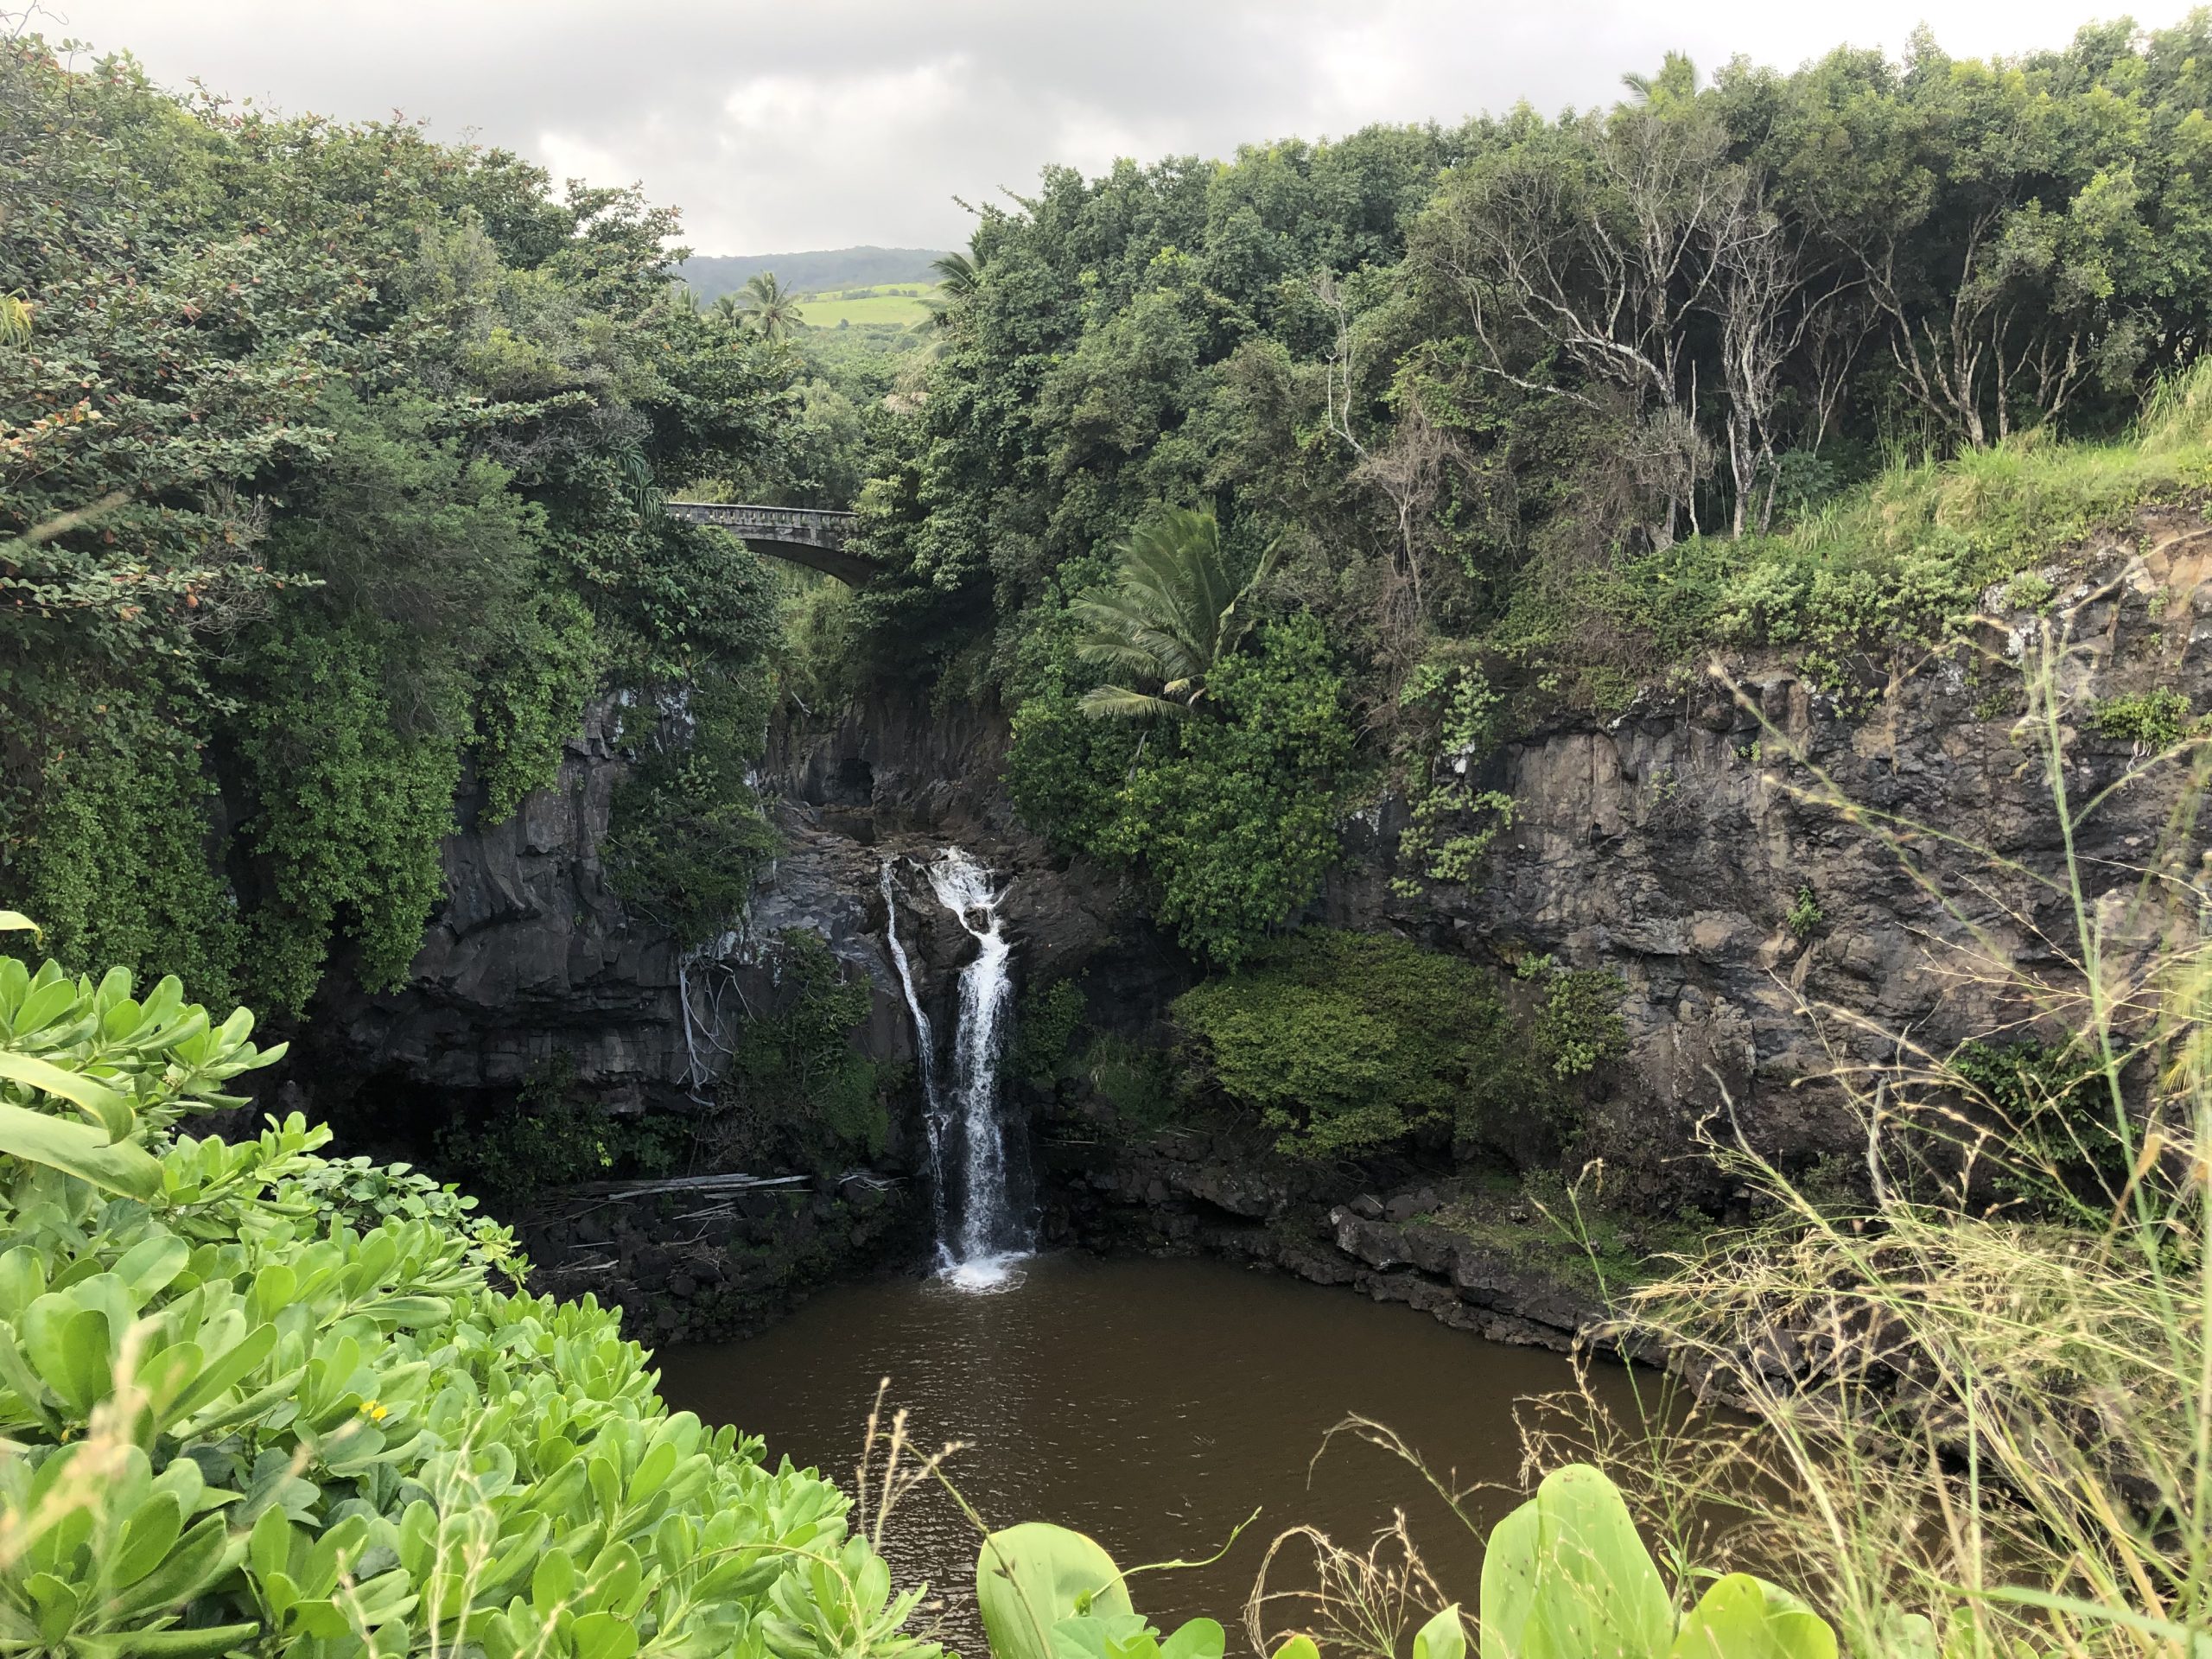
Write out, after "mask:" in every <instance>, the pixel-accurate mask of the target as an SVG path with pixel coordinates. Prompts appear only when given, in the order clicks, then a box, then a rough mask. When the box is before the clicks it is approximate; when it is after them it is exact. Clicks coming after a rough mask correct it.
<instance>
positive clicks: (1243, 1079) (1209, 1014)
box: [1173, 928, 1504, 1158]
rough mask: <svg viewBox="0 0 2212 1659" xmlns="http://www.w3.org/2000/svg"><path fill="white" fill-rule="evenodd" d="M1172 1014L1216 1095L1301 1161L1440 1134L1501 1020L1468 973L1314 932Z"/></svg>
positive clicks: (1374, 940) (1349, 936) (1456, 964)
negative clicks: (1254, 1119)
mask: <svg viewBox="0 0 2212 1659" xmlns="http://www.w3.org/2000/svg"><path fill="white" fill-rule="evenodd" d="M1173 1014H1174V1018H1175V1021H1176V1023H1177V1024H1178V1025H1179V1026H1180V1027H1182V1028H1183V1029H1184V1030H1185V1031H1186V1032H1188V1033H1190V1034H1191V1036H1192V1038H1193V1039H1196V1040H1197V1042H1198V1045H1199V1046H1200V1048H1201V1051H1202V1052H1203V1054H1204V1056H1205V1061H1206V1063H1207V1065H1208V1066H1209V1068H1210V1071H1211V1077H1212V1080H1213V1082H1214V1083H1215V1084H1217V1085H1218V1087H1219V1088H1220V1089H1221V1090H1222V1092H1223V1093H1224V1094H1225V1095H1227V1096H1229V1097H1230V1099H1231V1100H1232V1101H1234V1102H1236V1103H1238V1104H1239V1105H1241V1106H1243V1107H1245V1108H1247V1109H1250V1110H1252V1111H1254V1112H1255V1113H1257V1114H1258V1116H1259V1118H1260V1121H1261V1122H1262V1123H1264V1124H1266V1125H1267V1126H1268V1128H1274V1129H1276V1130H1279V1131H1281V1138H1280V1140H1279V1141H1278V1142H1277V1144H1278V1145H1279V1146H1280V1147H1281V1149H1282V1150H1284V1151H1285V1152H1289V1153H1294V1154H1297V1155H1299V1156H1301V1157H1311V1158H1320V1157H1332V1156H1338V1155H1343V1154H1357V1153H1361V1152H1367V1151H1372V1150H1375V1149H1376V1148H1379V1147H1386V1146H1389V1145H1390V1144H1392V1143H1394V1142H1395V1141H1401V1140H1402V1139H1404V1138H1405V1137H1406V1136H1407V1135H1411V1134H1414V1133H1415V1132H1417V1131H1420V1130H1423V1129H1431V1128H1440V1127H1443V1126H1448V1125H1449V1124H1451V1123H1452V1122H1453V1120H1454V1117H1455V1116H1456V1115H1457V1113H1458V1112H1459V1109H1460V1108H1461V1105H1462V1103H1464V1102H1465V1099H1466V1097H1467V1096H1469V1094H1471V1092H1473V1091H1474V1090H1476V1089H1477V1088H1478V1085H1479V1082H1480V1079H1481V1077H1482V1076H1483V1073H1484V1070H1485V1068H1486V1067H1487V1066H1488V1065H1490V1063H1491V1060H1492V1059H1493V1058H1494V1057H1495V1056H1496V1055H1497V1052H1499V1050H1500V1048H1501V1046H1503V1025H1504V1011H1503V1007H1502V1006H1501V1005H1500V1003H1499V1002H1498V1000H1497V996H1496V995H1495V994H1494V993H1493V992H1492V991H1491V988H1490V986H1489V983H1488V982H1487V981H1486V980H1485V979H1484V976H1483V974H1482V972H1481V971H1480V970H1479V969H1477V968H1476V967H1474V965H1473V964H1472V963H1468V962H1466V961H1465V960H1464V959H1462V958H1460V957H1450V956H1445V955H1443V954H1441V953H1440V952H1437V951H1433V950H1421V948H1420V947H1419V946H1417V945H1414V944H1410V943H1408V941H1406V940H1404V939H1400V938H1392V937H1390V936H1388V935H1383V934H1370V933H1344V932H1338V931H1332V930H1329V929H1323V928H1314V929H1309V930H1308V931H1306V932H1303V933H1300V934H1299V935H1297V936H1296V937H1295V938H1291V939H1287V940H1285V941H1282V942H1281V943H1280V944H1273V945H1269V946H1267V947H1265V948H1263V949H1262V950H1260V951H1258V952H1256V953H1255V955H1254V957H1252V959H1251V960H1250V961H1249V963H1246V965H1245V967H1244V968H1243V970H1242V971H1241V972H1239V973H1237V974H1235V975H1232V976H1228V977H1225V978H1221V979H1215V980H1210V981H1208V982H1206V983H1205V984H1203V985H1200V986H1198V987H1197V988H1195V989H1193V990H1190V991H1186V992H1185V993H1184V994H1183V995H1181V996H1179V997H1178V998H1177V999H1176V1000H1175V1003H1174V1006H1173Z"/></svg>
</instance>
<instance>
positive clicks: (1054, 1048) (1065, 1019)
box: [1007, 979, 1084, 1089]
mask: <svg viewBox="0 0 2212 1659" xmlns="http://www.w3.org/2000/svg"><path fill="white" fill-rule="evenodd" d="M1083 1013H1084V1005H1083V988H1082V987H1081V986H1079V985H1077V983H1076V982H1074V981H1073V980H1071V979H1056V980H1054V981H1053V982H1052V983H1051V984H1049V985H1032V986H1031V987H1030V988H1028V989H1027V991H1025V992H1023V993H1022V996H1021V1004H1020V1009H1019V1010H1018V1013H1017V1017H1016V1019H1015V1021H1014V1049H1013V1052H1011V1053H1010V1054H1009V1055H1008V1056H1007V1071H1009V1072H1010V1073H1011V1074H1012V1075H1014V1077H1019V1078H1020V1079H1021V1081H1022V1082H1024V1083H1026V1084H1028V1085H1029V1086H1030V1087H1031V1088H1033V1089H1050V1088H1052V1085H1053V1084H1056V1083H1058V1081H1059V1078H1060V1074H1061V1073H1062V1072H1063V1071H1065V1070H1066V1069H1067V1065H1068V1061H1069V1059H1070V1058H1071V1056H1072V1055H1073V1053H1074V1052H1075V1036H1076V1033H1077V1031H1078V1030H1080V1029H1081V1028H1082V1026H1083Z"/></svg>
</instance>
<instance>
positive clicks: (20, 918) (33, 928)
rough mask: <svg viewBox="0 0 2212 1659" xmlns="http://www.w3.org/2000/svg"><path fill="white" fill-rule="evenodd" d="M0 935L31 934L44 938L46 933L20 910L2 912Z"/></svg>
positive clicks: (34, 936) (0, 912) (0, 914)
mask: <svg viewBox="0 0 2212 1659" xmlns="http://www.w3.org/2000/svg"><path fill="white" fill-rule="evenodd" d="M0 933H29V934H30V935H31V936H32V937H33V938H45V937H46V935H45V932H44V931H43V930H42V929H41V927H40V926H39V925H38V924H37V923H36V922H35V921H33V920H31V918H29V917H28V916H26V915H24V914H23V912H22V911H20V910H0Z"/></svg>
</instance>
